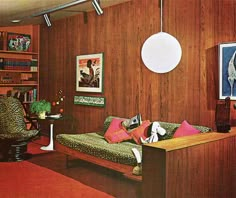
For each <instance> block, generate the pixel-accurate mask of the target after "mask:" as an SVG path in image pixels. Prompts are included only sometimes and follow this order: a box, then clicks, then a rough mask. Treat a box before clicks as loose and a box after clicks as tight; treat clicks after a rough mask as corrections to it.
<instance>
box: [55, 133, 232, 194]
mask: <svg viewBox="0 0 236 198" xmlns="http://www.w3.org/2000/svg"><path fill="white" fill-rule="evenodd" d="M55 148H56V150H57V151H59V152H61V153H64V154H66V155H67V156H73V157H76V158H79V159H82V160H85V161H88V162H91V163H94V164H96V165H99V166H103V167H106V168H109V169H112V170H115V171H118V172H120V173H122V174H123V175H124V176H125V177H127V178H129V179H132V180H134V181H138V183H139V184H140V185H141V186H142V187H141V188H142V197H145V198H149V197H150V198H152V197H153V195H156V197H162V198H173V197H177V198H178V197H179V198H189V197H196V198H198V197H209V198H210V197H214V198H218V197H219V198H221V197H227V198H233V197H236V128H232V129H231V131H230V132H229V133H217V132H210V133H200V134H197V135H192V136H186V137H180V138H173V139H168V140H165V141H159V142H157V143H152V144H145V145H143V146H142V155H143V162H142V167H143V172H142V176H134V175H132V170H133V167H134V166H132V165H125V164H120V163H115V162H112V161H110V160H105V159H101V158H99V157H96V156H92V155H89V154H86V153H83V152H79V151H77V150H75V149H72V148H69V147H67V146H64V145H62V144H60V143H59V142H58V141H56V143H55ZM157 195H158V196H157Z"/></svg>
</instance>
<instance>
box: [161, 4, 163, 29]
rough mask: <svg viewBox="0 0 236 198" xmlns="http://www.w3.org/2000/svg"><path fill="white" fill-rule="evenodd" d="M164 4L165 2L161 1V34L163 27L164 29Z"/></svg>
mask: <svg viewBox="0 0 236 198" xmlns="http://www.w3.org/2000/svg"><path fill="white" fill-rule="evenodd" d="M162 3H163V2H162V0H161V32H162V27H163V13H162V6H163V4H162Z"/></svg>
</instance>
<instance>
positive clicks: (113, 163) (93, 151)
mask: <svg viewBox="0 0 236 198" xmlns="http://www.w3.org/2000/svg"><path fill="white" fill-rule="evenodd" d="M113 118H117V117H114V116H108V117H107V118H106V119H105V121H104V130H103V131H100V132H93V133H85V134H59V135H57V136H56V142H55V149H56V150H57V151H59V152H61V153H64V154H66V155H67V156H74V157H77V158H80V159H82V160H86V161H89V162H92V163H95V164H98V165H101V166H104V167H107V168H110V169H113V170H116V171H118V172H121V173H122V174H123V175H124V176H126V177H128V178H130V179H134V180H138V181H141V179H142V178H141V177H140V176H134V175H132V170H133V168H134V166H136V165H137V161H136V158H135V156H134V155H133V153H132V150H131V149H132V148H137V149H138V150H139V152H140V153H142V146H141V145H138V144H136V143H135V142H134V141H133V140H129V141H123V142H121V143H116V144H110V143H108V142H107V140H106V139H105V138H104V134H105V132H106V131H107V129H108V127H109V125H110V123H111V121H112V119H113ZM159 123H160V125H161V126H162V127H163V128H164V129H166V134H165V135H164V136H163V137H161V139H160V141H163V140H166V139H170V138H172V137H173V134H174V133H175V131H176V129H177V128H179V127H180V124H177V123H168V122H159ZM193 127H194V128H196V129H198V130H200V131H201V133H205V132H209V131H211V129H210V128H208V127H204V126H196V125H193ZM67 159H68V158H67Z"/></svg>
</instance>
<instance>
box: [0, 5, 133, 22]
mask: <svg viewBox="0 0 236 198" xmlns="http://www.w3.org/2000/svg"><path fill="white" fill-rule="evenodd" d="M76 1H78V2H79V1H81V0H0V26H1V27H3V26H13V25H14V26H16V25H29V24H41V23H44V19H43V17H41V16H37V17H34V15H37V14H39V13H41V12H45V11H46V12H47V11H48V10H52V9H54V8H57V7H58V6H63V5H65V4H67V3H72V2H76ZM127 1H131V0H100V6H101V8H105V7H109V6H113V5H116V4H120V3H124V2H127ZM91 2H92V1H91V0H85V2H82V3H80V4H77V5H75V6H71V7H68V8H65V9H62V10H58V11H55V12H52V13H50V20H51V21H54V20H57V19H61V18H64V17H68V16H72V15H76V14H81V13H83V12H90V11H94V8H93V6H92V3H91ZM15 19H20V20H21V22H20V23H17V24H16V23H12V22H11V21H12V20H15Z"/></svg>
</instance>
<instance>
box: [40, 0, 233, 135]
mask: <svg viewBox="0 0 236 198" xmlns="http://www.w3.org/2000/svg"><path fill="white" fill-rule="evenodd" d="M158 4H159V1H158V0H142V1H131V2H127V3H123V4H120V5H117V6H113V7H109V8H105V9H104V14H103V15H102V16H97V15H96V13H95V12H94V11H92V12H88V13H87V17H88V21H87V23H84V17H83V14H79V15H77V16H73V17H69V18H66V19H63V20H60V21H57V22H53V24H52V27H50V28H47V27H45V26H44V25H42V26H41V59H40V60H41V69H40V70H41V72H40V75H41V79H42V80H41V96H43V97H44V98H49V99H50V100H52V99H53V97H55V94H56V92H57V91H58V89H59V88H62V89H63V90H64V92H65V93H66V102H65V105H66V106H65V114H71V115H73V116H74V118H75V119H76V120H77V123H78V127H77V129H76V132H88V131H94V130H99V129H101V128H102V123H103V120H104V118H105V117H106V116H107V115H117V116H121V117H131V116H133V115H135V114H136V113H141V114H142V117H143V119H150V120H152V121H154V120H157V121H158V120H162V121H170V122H182V121H183V120H184V119H186V120H187V121H188V122H190V123H192V124H200V125H207V126H210V127H215V126H214V113H215V103H216V100H217V98H218V54H217V45H218V43H220V42H226V41H235V40H236V34H235V32H236V30H235V29H236V28H235V21H236V19H235V7H236V5H235V4H236V2H235V1H234V0H226V1H221V0H200V1H193V0H176V1H171V0H165V1H164V8H163V11H164V12H163V14H164V16H163V20H164V23H163V25H164V27H163V30H164V31H166V32H168V33H170V34H172V35H173V36H175V37H176V38H177V39H178V40H179V42H180V44H181V46H182V53H183V54H182V59H181V61H180V63H179V65H178V67H177V68H176V69H174V70H173V71H171V72H169V73H166V74H155V73H153V72H151V71H150V70H148V69H147V68H146V67H145V66H144V64H143V62H142V59H141V48H142V45H143V43H144V41H145V40H146V39H147V38H148V37H149V36H151V35H152V34H155V33H157V32H159V31H160V8H159V7H158V6H159V5H158ZM99 52H104V92H103V93H101V94H98V93H79V92H76V91H75V72H76V71H75V57H76V55H80V54H91V53H99ZM170 58H171V57H170ZM44 87H47V89H44ZM74 95H85V96H104V97H106V103H107V104H106V107H105V108H96V107H88V106H80V105H74V104H73V97H74ZM91 123H92V124H91ZM65 132H66V130H65Z"/></svg>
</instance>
